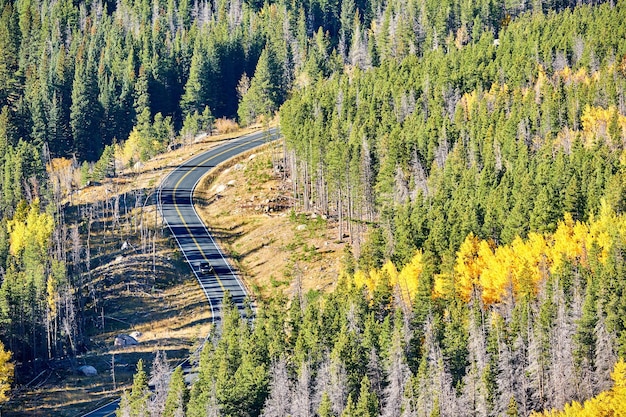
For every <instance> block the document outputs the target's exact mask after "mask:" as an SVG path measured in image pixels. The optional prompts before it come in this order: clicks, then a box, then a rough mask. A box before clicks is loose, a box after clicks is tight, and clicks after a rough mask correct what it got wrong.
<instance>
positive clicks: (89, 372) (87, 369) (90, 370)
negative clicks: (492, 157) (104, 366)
mask: <svg viewBox="0 0 626 417" xmlns="http://www.w3.org/2000/svg"><path fill="white" fill-rule="evenodd" d="M78 372H80V373H81V374H83V375H85V376H96V375H98V371H97V370H96V368H94V367H93V366H91V365H83V366H81V367H80V368H78Z"/></svg>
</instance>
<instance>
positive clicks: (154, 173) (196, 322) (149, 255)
mask: <svg viewBox="0 0 626 417" xmlns="http://www.w3.org/2000/svg"><path fill="white" fill-rule="evenodd" d="M245 133H247V132H241V131H240V132H238V133H229V134H228V135H216V136H207V137H204V138H203V139H202V140H200V141H197V142H196V143H193V144H188V145H185V146H183V147H180V148H179V149H177V150H175V151H172V152H169V153H167V154H163V155H159V156H157V157H155V158H153V159H152V160H150V161H147V162H146V163H144V164H141V165H140V166H138V165H135V166H133V167H129V168H127V169H124V170H120V171H118V172H117V175H116V176H115V177H114V178H107V179H105V180H104V181H102V182H101V183H96V184H91V185H90V186H87V187H84V188H82V189H80V190H74V192H70V193H68V198H67V200H66V201H65V204H64V212H65V219H66V222H67V225H68V233H67V234H68V252H70V254H69V255H68V256H69V257H70V258H71V257H72V256H75V257H76V258H77V259H80V261H78V262H77V265H76V266H75V269H76V270H75V271H74V272H73V274H74V276H73V279H75V280H80V282H79V284H80V285H77V286H78V287H79V288H80V291H81V297H80V299H81V304H82V307H83V311H84V313H83V315H82V317H81V318H79V320H82V321H83V326H82V327H83V328H84V334H83V337H82V338H81V339H82V340H81V341H80V343H79V344H78V346H77V347H76V350H77V355H76V356H73V355H70V354H68V355H67V357H66V358H64V359H59V360H55V361H51V362H48V363H40V364H22V367H23V369H26V368H31V369H33V371H32V372H29V373H22V374H21V375H18V380H17V384H16V385H17V390H16V391H15V394H14V395H13V398H12V400H11V401H10V402H9V403H7V404H4V406H3V409H2V414H3V416H15V417H17V416H23V415H29V416H50V415H55V416H76V415H80V414H81V413H83V412H86V411H90V410H93V409H95V408H97V407H98V406H99V405H101V404H105V403H107V402H109V401H111V400H112V399H115V398H118V397H119V396H120V395H121V394H122V392H123V389H124V388H128V387H129V385H130V384H131V383H132V376H133V374H134V372H135V366H136V363H137V361H138V360H139V359H140V358H141V359H143V360H144V363H146V364H147V369H150V364H151V363H152V360H153V359H154V355H155V353H156V351H157V350H161V351H163V352H165V353H166V354H167V358H168V362H169V363H170V365H172V366H175V365H176V364H177V363H178V362H180V361H181V360H182V359H184V358H186V357H188V356H189V354H190V353H192V352H195V351H196V350H197V349H198V348H199V347H200V346H201V344H202V342H203V341H204V339H205V338H206V336H207V335H208V333H209V331H210V329H211V326H212V325H211V317H210V312H209V309H208V308H207V304H206V298H205V297H204V294H203V293H202V291H201V290H200V288H199V286H198V284H197V282H196V280H195V277H194V276H193V274H192V273H191V270H190V269H189V267H188V265H187V264H186V263H185V261H184V259H183V257H182V254H181V253H180V251H179V249H178V247H177V246H176V243H175V241H174V239H173V238H171V235H170V233H169V231H168V230H167V228H166V226H165V225H164V224H163V222H162V220H161V218H160V216H159V215H158V211H157V205H156V192H157V187H158V185H159V182H160V180H161V179H162V178H163V177H164V176H165V175H167V173H169V172H170V171H171V170H172V169H173V168H174V167H176V166H177V165H178V164H180V163H181V162H183V161H185V160H186V159H188V158H190V157H191V156H193V155H194V154H198V153H200V152H202V151H204V150H206V149H208V148H209V147H212V146H216V145H218V144H219V143H221V142H222V141H224V140H227V139H229V138H232V137H234V136H238V135H241V134H245ZM72 229H76V230H75V231H73V230H72ZM72 233H73V235H72ZM87 254H88V255H87ZM133 332H137V333H138V334H139V335H140V336H138V337H137V340H138V342H139V344H138V345H136V346H128V347H116V346H114V340H115V337H116V336H117V335H120V334H130V333H133ZM68 353H69V352H68ZM112 363H113V364H114V367H113V366H112ZM82 365H90V366H93V367H94V368H95V369H96V370H97V371H98V375H97V376H91V377H87V376H84V375H81V374H79V372H77V368H78V367H80V366H82ZM113 369H114V371H115V381H114V379H113V372H112V370H113Z"/></svg>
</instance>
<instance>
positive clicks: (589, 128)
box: [580, 105, 626, 146]
mask: <svg viewBox="0 0 626 417" xmlns="http://www.w3.org/2000/svg"><path fill="white" fill-rule="evenodd" d="M580 121H581V123H582V128H583V139H584V143H585V145H586V146H593V145H594V144H595V143H596V142H597V141H598V140H602V141H603V142H606V143H607V145H609V146H611V145H615V144H617V143H619V142H621V141H622V138H624V137H626V134H625V132H626V116H624V115H622V114H619V112H618V110H617V107H615V106H609V108H608V109H605V108H602V107H591V106H589V105H587V106H585V109H584V110H583V114H582V116H580ZM612 122H616V123H617V128H618V133H617V137H611V132H610V131H609V127H610V125H611V123H612Z"/></svg>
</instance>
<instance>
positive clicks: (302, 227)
mask: <svg viewBox="0 0 626 417" xmlns="http://www.w3.org/2000/svg"><path fill="white" fill-rule="evenodd" d="M296 230H297V231H299V232H300V231H302V230H306V224H299V225H298V227H296Z"/></svg>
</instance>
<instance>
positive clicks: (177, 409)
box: [163, 366, 189, 417]
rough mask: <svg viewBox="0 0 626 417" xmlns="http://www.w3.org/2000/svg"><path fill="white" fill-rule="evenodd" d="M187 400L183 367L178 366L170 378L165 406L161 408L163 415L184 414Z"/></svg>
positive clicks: (176, 416)
mask: <svg viewBox="0 0 626 417" xmlns="http://www.w3.org/2000/svg"><path fill="white" fill-rule="evenodd" d="M188 401H189V391H188V389H187V385H186V384H185V379H184V375H183V368H182V367H180V366H178V367H176V369H175V370H174V372H173V373H172V377H171V378H170V383H169V386H168V390H167V398H166V399H165V407H164V409H163V417H179V416H182V415H184V411H185V407H186V405H187V402H188Z"/></svg>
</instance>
